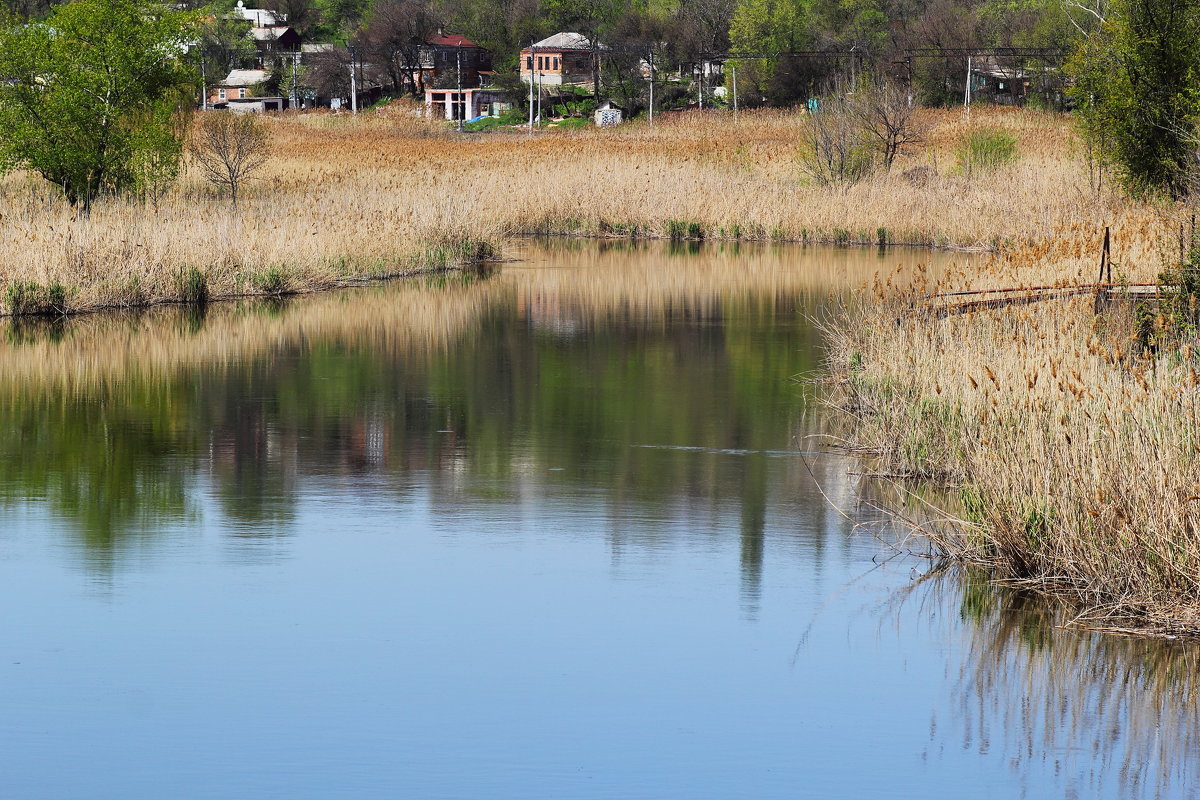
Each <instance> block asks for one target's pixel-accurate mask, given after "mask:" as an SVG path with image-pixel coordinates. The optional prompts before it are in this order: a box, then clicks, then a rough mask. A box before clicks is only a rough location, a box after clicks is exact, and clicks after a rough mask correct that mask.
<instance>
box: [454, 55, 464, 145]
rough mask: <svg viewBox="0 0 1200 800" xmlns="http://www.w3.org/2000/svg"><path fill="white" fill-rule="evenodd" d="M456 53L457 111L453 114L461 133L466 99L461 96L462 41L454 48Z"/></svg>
mask: <svg viewBox="0 0 1200 800" xmlns="http://www.w3.org/2000/svg"><path fill="white" fill-rule="evenodd" d="M456 52H457V54H458V66H457V69H458V113H457V114H455V115H454V116H455V117H457V118H458V132H459V133H462V126H463V119H464V118H465V117H466V116H467V100H466V98H465V97H463V90H462V43H461V42H460V43H459V45H458V47H457V48H456Z"/></svg>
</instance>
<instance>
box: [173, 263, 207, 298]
mask: <svg viewBox="0 0 1200 800" xmlns="http://www.w3.org/2000/svg"><path fill="white" fill-rule="evenodd" d="M179 299H180V300H181V301H182V302H184V303H187V304H188V305H196V306H202V305H204V304H205V303H207V302H208V276H206V275H205V274H204V273H203V272H201V271H200V270H199V269H197V268H196V267H188V268H187V269H185V270H184V271H183V272H182V273H181V274H180V276H179Z"/></svg>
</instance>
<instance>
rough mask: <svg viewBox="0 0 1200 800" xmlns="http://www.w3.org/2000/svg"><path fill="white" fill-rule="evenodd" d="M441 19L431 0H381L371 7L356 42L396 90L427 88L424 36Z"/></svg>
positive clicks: (427, 65)
mask: <svg viewBox="0 0 1200 800" xmlns="http://www.w3.org/2000/svg"><path fill="white" fill-rule="evenodd" d="M438 24H439V20H438V17H437V15H436V14H435V12H434V9H433V8H432V6H431V5H430V3H429V1H428V0H381V1H380V2H378V3H376V4H375V5H374V6H372V8H371V14H370V16H369V17H368V18H367V21H366V25H365V26H364V27H363V30H362V32H361V33H360V34H359V36H358V39H357V44H358V45H359V46H360V47H362V48H364V49H365V51H366V53H367V57H368V58H369V59H370V60H371V61H372V62H373V63H374V64H376V65H377V66H378V67H380V68H381V69H383V70H384V71H385V72H386V73H387V76H388V80H389V81H390V82H391V84H392V87H393V88H394V89H395V91H397V92H400V93H404V92H412V93H413V94H424V92H425V77H424V76H425V69H426V68H427V67H430V66H433V65H431V64H422V63H421V62H422V56H423V55H424V54H425V53H426V52H429V48H428V47H427V45H426V43H425V40H426V39H427V38H429V37H430V36H431V35H433V34H434V33H435V32H437V30H438Z"/></svg>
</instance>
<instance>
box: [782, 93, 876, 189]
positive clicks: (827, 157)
mask: <svg viewBox="0 0 1200 800" xmlns="http://www.w3.org/2000/svg"><path fill="white" fill-rule="evenodd" d="M873 168H874V154H873V152H872V149H871V141H870V139H869V138H868V134H867V132H866V131H865V130H864V128H863V125H862V120H861V119H860V118H859V117H858V115H857V114H856V113H855V112H854V110H853V108H852V107H851V105H850V103H848V102H847V101H846V100H845V99H843V98H840V97H835V98H830V99H828V100H825V101H824V102H823V103H822V104H821V108H820V110H819V111H817V112H815V113H811V114H809V115H808V116H807V117H805V118H804V123H803V124H802V125H801V128H800V171H801V172H802V173H804V174H805V175H807V176H808V177H809V178H811V179H812V180H813V181H815V182H816V183H817V184H819V185H821V186H838V185H840V186H844V185H847V184H851V183H855V182H856V181H859V180H861V179H862V178H865V177H866V176H867V175H869V174H870V173H871V171H872V169H873Z"/></svg>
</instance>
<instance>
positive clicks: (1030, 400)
mask: <svg viewBox="0 0 1200 800" xmlns="http://www.w3.org/2000/svg"><path fill="white" fill-rule="evenodd" d="M951 280H954V276H951ZM959 280H960V281H961V280H963V279H961V278H960V279H959ZM923 295H924V291H923V288H922V287H918V288H915V289H912V290H910V291H907V292H899V293H897V292H893V291H886V290H880V291H879V292H878V293H877V294H876V295H875V296H873V297H871V298H870V300H869V302H859V303H857V304H856V305H855V307H854V308H853V309H851V310H849V311H847V312H846V313H845V315H843V316H842V317H840V318H839V319H837V320H834V321H833V322H832V324H831V341H832V343H833V350H832V356H831V360H830V364H831V371H832V373H833V376H834V378H835V379H836V386H835V389H834V391H833V393H832V397H833V401H834V403H835V404H836V405H837V406H838V407H840V408H841V409H842V410H843V411H844V412H845V413H846V419H848V420H849V421H850V426H849V430H848V432H847V437H848V438H849V440H851V441H852V442H853V443H854V444H855V445H856V446H857V447H860V448H862V449H863V450H866V451H869V452H871V453H873V454H876V455H877V456H878V458H879V464H878V468H879V469H880V471H881V472H883V473H886V474H888V475H905V476H914V477H919V478H925V479H930V480H932V481H933V482H934V483H935V484H936V485H937V486H940V487H942V488H944V489H947V490H948V493H949V496H950V501H949V503H948V504H946V510H947V512H948V513H947V514H946V516H945V518H946V519H956V520H957V521H952V522H945V521H943V522H940V523H936V524H925V525H923V529H924V532H926V533H928V534H930V535H931V536H933V537H934V540H935V541H936V543H937V544H938V545H939V546H940V547H941V549H942V550H943V552H944V553H946V554H948V555H950V556H951V557H954V558H958V559H961V560H963V561H965V562H969V563H973V564H981V565H983V566H985V567H987V568H988V569H989V570H990V571H991V574H992V575H994V576H996V577H998V578H999V579H1001V580H1003V581H1005V582H1009V583H1012V584H1016V585H1020V586H1027V587H1032V588H1035V589H1038V590H1041V591H1045V592H1049V593H1054V594H1059V595H1063V596H1065V597H1067V598H1069V599H1070V600H1072V601H1074V602H1075V603H1077V604H1078V609H1079V618H1078V621H1080V622H1082V623H1085V624H1088V625H1092V626H1097V627H1109V628H1134V629H1148V630H1153V631H1157V632H1162V633H1188V634H1194V633H1197V632H1200V408H1198V405H1200V374H1198V371H1197V370H1198V369H1200V353H1198V351H1197V349H1196V347H1195V346H1193V345H1192V344H1187V343H1186V342H1185V341H1184V342H1181V346H1178V347H1165V346H1164V347H1161V348H1159V349H1158V350H1157V351H1156V352H1153V353H1152V352H1150V351H1149V350H1147V349H1146V348H1144V347H1143V346H1142V344H1140V343H1139V342H1138V341H1137V339H1136V337H1135V336H1133V334H1134V331H1135V329H1136V324H1135V317H1136V313H1135V312H1134V311H1133V310H1132V309H1131V308H1130V307H1129V306H1128V305H1119V304H1118V305H1115V306H1113V307H1111V308H1110V309H1109V310H1108V311H1105V312H1104V313H1101V314H1099V315H1097V314H1096V313H1094V308H1093V298H1092V297H1091V296H1083V297H1076V298H1069V299H1062V300H1053V301H1047V302H1043V303H1038V304H1035V305H1030V306H1024V307H1017V308H1015V309H1013V308H1009V309H1005V310H991V311H980V312H976V313H968V314H960V315H952V316H948V317H945V318H939V315H937V314H934V313H928V312H921V311H920V309H921V308H922V307H923V306H922V298H923ZM864 299H865V298H864ZM914 309H917V311H916V312H914ZM1166 324H1169V323H1168V322H1167V320H1166V318H1165V317H1162V316H1160V317H1158V319H1157V321H1156V322H1155V323H1154V325H1155V326H1156V327H1158V328H1160V329H1161V327H1162V326H1163V325H1166Z"/></svg>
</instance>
